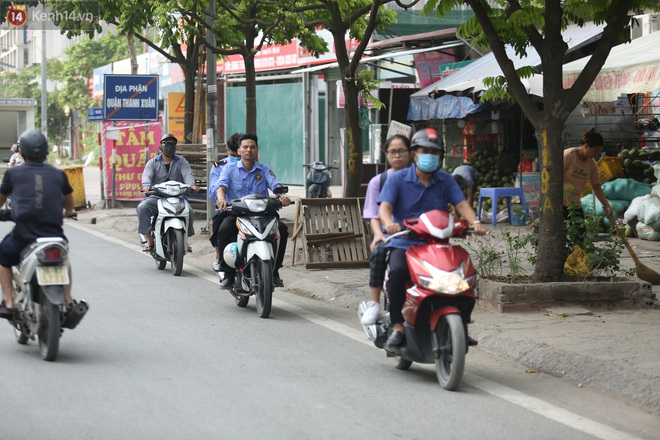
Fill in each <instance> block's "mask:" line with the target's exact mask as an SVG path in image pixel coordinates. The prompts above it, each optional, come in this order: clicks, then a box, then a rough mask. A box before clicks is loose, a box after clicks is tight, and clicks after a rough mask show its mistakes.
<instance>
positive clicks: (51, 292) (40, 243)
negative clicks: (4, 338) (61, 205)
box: [0, 209, 89, 361]
mask: <svg viewBox="0 0 660 440" xmlns="http://www.w3.org/2000/svg"><path fill="white" fill-rule="evenodd" d="M0 221H12V217H11V211H10V210H6V209H3V210H0ZM68 253H69V252H68V244H67V241H66V240H65V239H63V238H61V237H42V238H38V239H37V240H36V241H35V242H33V243H31V244H30V245H28V246H27V247H26V248H25V250H23V252H22V253H21V262H20V263H19V264H18V266H14V267H12V272H13V291H12V296H13V298H14V304H15V306H16V308H17V309H18V314H17V315H16V316H15V317H14V318H12V319H9V324H11V326H12V327H13V328H14V335H15V337H16V341H18V343H19V344H27V342H28V340H30V339H32V340H34V339H35V336H36V337H37V338H38V340H39V350H40V352H41V357H42V358H43V359H44V360H47V361H54V360H55V358H56V357H57V352H58V350H59V345H60V336H61V334H62V331H63V329H65V328H67V329H71V330H73V329H74V328H76V326H77V325H78V324H79V323H80V321H81V320H82V319H83V317H84V316H85V314H86V313H87V310H89V306H88V305H87V303H86V302H85V301H79V302H75V303H74V305H73V306H72V307H67V304H66V300H65V296H64V289H65V286H66V285H68V284H69V260H68Z"/></svg>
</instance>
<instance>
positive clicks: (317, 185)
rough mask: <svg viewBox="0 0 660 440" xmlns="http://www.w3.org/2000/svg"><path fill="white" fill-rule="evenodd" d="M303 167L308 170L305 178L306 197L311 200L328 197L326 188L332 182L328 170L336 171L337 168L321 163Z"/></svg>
mask: <svg viewBox="0 0 660 440" xmlns="http://www.w3.org/2000/svg"><path fill="white" fill-rule="evenodd" d="M303 166H304V167H306V168H308V169H309V172H308V173H307V178H306V183H307V197H308V198H312V199H316V198H326V197H328V187H329V186H330V183H331V182H332V175H331V174H330V170H332V169H334V170H336V169H337V167H333V166H331V165H328V164H326V163H325V162H321V161H317V162H314V163H312V164H309V165H303Z"/></svg>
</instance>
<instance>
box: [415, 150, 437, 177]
mask: <svg viewBox="0 0 660 440" xmlns="http://www.w3.org/2000/svg"><path fill="white" fill-rule="evenodd" d="M417 157H418V159H417V168H419V169H420V171H423V172H425V173H432V172H434V171H436V170H437V169H438V168H439V167H440V156H438V155H437V154H420V155H418V156H417Z"/></svg>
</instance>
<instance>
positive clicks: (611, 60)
mask: <svg viewBox="0 0 660 440" xmlns="http://www.w3.org/2000/svg"><path fill="white" fill-rule="evenodd" d="M590 59H591V57H586V58H583V59H580V60H576V61H573V62H572V63H568V64H566V65H565V66H564V77H563V82H564V88H569V87H570V86H571V85H573V83H574V82H575V81H576V80H577V78H578V76H579V75H580V72H582V70H583V69H584V67H585V66H586V65H587V62H588V61H589V60H590ZM656 90H660V32H655V33H652V34H649V35H645V36H643V37H640V38H636V39H635V40H632V41H631V42H630V43H626V44H620V45H618V46H615V47H613V48H612V50H611V51H610V54H609V56H608V57H607V60H606V61H605V64H604V65H603V67H602V68H601V71H600V73H599V74H598V75H597V76H596V79H595V80H594V82H593V84H592V85H591V87H590V88H589V90H588V91H587V93H586V94H585V95H584V97H583V98H582V101H584V102H613V101H616V100H617V98H618V97H619V96H620V95H621V94H623V93H642V92H653V91H656Z"/></svg>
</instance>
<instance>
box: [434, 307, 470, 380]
mask: <svg viewBox="0 0 660 440" xmlns="http://www.w3.org/2000/svg"><path fill="white" fill-rule="evenodd" d="M435 336H436V338H435V339H436V341H435V342H436V343H437V344H438V345H437V352H436V358H435V373H436V375H437V376H438V382H440V386H441V387H442V388H444V389H446V390H449V391H454V390H456V389H457V388H458V385H459V384H460V383H461V379H462V378H463V369H464V368H465V352H466V350H465V347H466V345H465V328H464V327H463V320H462V319H461V317H460V316H459V315H455V314H452V315H445V316H443V317H441V318H440V322H439V323H438V326H437V327H436V329H435Z"/></svg>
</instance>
